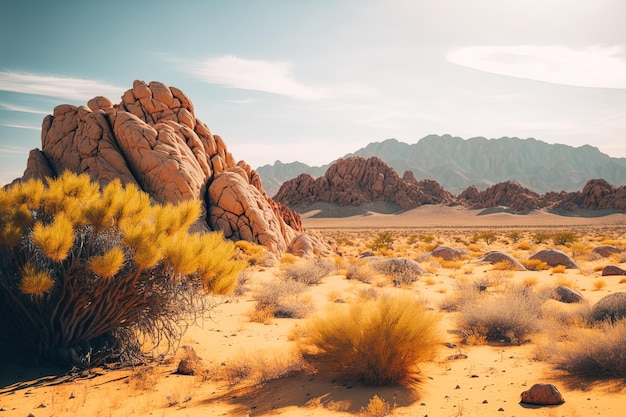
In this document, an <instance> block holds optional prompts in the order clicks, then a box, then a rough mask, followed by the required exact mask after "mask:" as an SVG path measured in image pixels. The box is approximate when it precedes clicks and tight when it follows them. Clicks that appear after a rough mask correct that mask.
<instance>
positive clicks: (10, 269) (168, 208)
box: [0, 172, 245, 366]
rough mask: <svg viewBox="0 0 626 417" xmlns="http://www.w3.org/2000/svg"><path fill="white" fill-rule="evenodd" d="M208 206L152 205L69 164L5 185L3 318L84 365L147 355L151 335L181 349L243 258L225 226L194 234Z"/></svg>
mask: <svg viewBox="0 0 626 417" xmlns="http://www.w3.org/2000/svg"><path fill="white" fill-rule="evenodd" d="M199 215H200V202H199V201H187V202H182V203H179V204H178V205H172V204H166V205H160V204H154V203H152V202H151V201H150V198H149V196H148V195H147V194H145V193H143V192H141V191H140V190H139V189H138V188H137V187H136V186H134V185H132V184H129V185H126V187H123V186H122V185H121V182H120V181H119V180H115V181H112V182H110V183H109V184H108V185H107V186H106V187H104V188H103V189H102V190H100V187H99V186H98V185H97V184H95V183H91V182H90V180H89V177H88V176H87V175H80V176H78V175H75V174H72V173H69V172H66V173H65V174H63V175H62V176H60V177H59V178H57V179H47V180H46V182H45V183H44V182H42V181H37V180H31V181H28V182H24V183H17V184H15V185H13V186H11V187H8V188H4V189H2V190H0V309H2V311H1V312H0V313H2V316H3V317H6V318H7V320H4V319H3V320H2V322H1V323H0V326H3V325H7V327H8V329H7V331H9V330H12V331H13V333H14V336H15V338H16V339H15V340H16V342H18V343H20V344H21V345H23V347H24V348H25V350H26V351H28V352H33V353H34V354H36V355H37V356H38V357H40V358H52V357H54V356H57V355H59V354H62V359H67V360H69V359H72V361H73V362H79V363H76V364H77V365H84V366H88V365H94V364H97V363H99V362H101V361H104V360H113V359H118V360H129V361H130V360H134V359H137V358H139V357H142V355H143V354H142V352H141V350H140V347H141V345H142V342H143V341H144V340H145V339H146V338H147V339H150V340H151V342H152V346H160V347H163V348H164V349H167V348H168V347H174V346H175V345H176V344H177V343H178V341H179V340H180V337H181V336H182V334H183V333H184V331H185V330H186V326H187V325H188V324H189V322H190V320H191V321H193V319H194V318H195V317H197V316H198V315H203V314H205V313H206V312H208V311H209V310H210V309H211V308H212V307H213V306H214V304H215V299H211V298H208V297H206V293H216V294H226V293H229V292H230V291H231V290H232V289H233V288H234V287H235V285H236V283H237V276H238V275H239V273H240V272H241V270H242V269H243V268H244V267H245V263H243V262H240V261H237V260H236V259H235V257H236V253H237V252H236V248H235V245H234V243H232V242H226V241H224V240H223V238H222V235H221V234H217V233H206V234H202V235H201V234H188V233H187V230H188V228H189V227H190V225H191V224H192V223H194V222H195V221H196V220H197V219H198V216H199ZM162 341H164V342H166V343H160V342H162Z"/></svg>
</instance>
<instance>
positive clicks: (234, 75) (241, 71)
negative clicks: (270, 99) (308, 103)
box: [184, 55, 326, 100]
mask: <svg viewBox="0 0 626 417" xmlns="http://www.w3.org/2000/svg"><path fill="white" fill-rule="evenodd" d="M292 69H293V65H292V64H291V63H289V62H278V61H263V60H254V59H243V58H238V57H236V56H233V55H226V56H221V57H216V58H209V59H206V60H204V61H200V62H198V63H197V64H195V65H191V66H189V67H187V68H184V70H185V71H189V72H191V73H192V74H193V75H195V76H196V77H198V78H200V79H201V80H203V81H206V82H208V83H212V84H219V85H223V86H225V87H230V88H239V89H242V90H254V91H264V92H267V93H273V94H279V95H283V96H287V97H292V98H296V99H300V100H317V99H321V98H324V97H326V94H325V93H324V92H323V91H321V90H320V89H318V88H312V87H309V86H306V85H304V84H302V83H300V82H298V81H297V80H296V79H295V77H294V75H293V72H292Z"/></svg>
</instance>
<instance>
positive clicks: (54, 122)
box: [18, 81, 330, 254]
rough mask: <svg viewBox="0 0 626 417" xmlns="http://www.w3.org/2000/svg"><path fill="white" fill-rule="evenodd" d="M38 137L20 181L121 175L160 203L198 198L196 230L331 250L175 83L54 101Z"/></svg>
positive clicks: (269, 244) (273, 245)
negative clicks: (117, 96)
mask: <svg viewBox="0 0 626 417" xmlns="http://www.w3.org/2000/svg"><path fill="white" fill-rule="evenodd" d="M41 138H42V148H41V150H40V149H33V150H32V151H31V152H30V155H29V157H28V163H27V168H26V171H25V172H24V175H23V177H22V178H21V179H19V180H21V181H25V180H28V179H31V178H38V179H43V178H44V177H56V176H58V175H59V174H61V173H63V172H64V171H65V170H70V171H73V172H77V173H86V174H88V175H89V176H90V177H91V178H92V180H93V181H97V182H99V183H100V184H102V185H104V184H107V183H108V182H110V181H112V180H113V179H115V178H119V179H120V180H121V181H122V183H124V184H128V183H134V184H137V185H138V186H139V188H140V189H142V190H144V191H146V192H147V193H149V194H150V196H151V197H152V198H153V199H154V200H156V201H158V202H161V203H165V202H172V203H176V202H179V201H182V200H189V199H198V200H201V201H202V203H203V215H202V217H201V218H200V220H199V221H198V222H197V223H196V225H194V227H195V229H196V230H198V231H203V230H221V231H223V232H224V235H225V236H226V237H227V238H230V239H232V240H248V241H252V242H256V243H259V244H261V245H264V246H265V247H266V248H267V249H268V250H269V251H270V252H273V253H276V254H280V253H282V252H285V251H288V250H290V251H292V252H295V253H298V254H303V250H305V251H306V252H324V251H329V250H330V247H329V246H328V244H327V243H326V242H322V241H321V240H320V239H319V238H317V237H316V236H314V235H310V234H307V233H305V232H303V230H302V224H301V221H300V216H299V215H298V213H295V212H293V211H291V210H290V209H289V208H288V207H286V206H283V205H281V204H279V203H277V202H275V201H274V200H272V199H271V198H269V197H268V195H267V194H266V192H265V191H264V190H263V187H262V185H261V179H260V177H259V175H258V174H257V172H256V171H255V170H254V169H251V168H250V166H249V165H248V164H246V163H245V162H243V161H240V162H236V161H235V159H234V157H233V156H232V155H231V153H230V152H229V151H228V149H227V147H226V144H225V142H224V141H223V139H222V138H221V137H220V136H219V135H214V134H212V133H211V131H210V130H209V128H208V127H207V126H206V125H205V124H204V123H203V122H202V121H200V120H198V119H197V118H196V117H195V113H194V106H193V104H192V102H191V100H190V99H189V98H188V97H187V96H186V95H185V94H184V93H183V92H182V91H180V90H179V89H177V88H175V87H168V86H166V85H165V84H163V83H160V82H154V81H153V82H151V83H149V84H147V83H145V82H143V81H135V82H134V83H133V87H132V88H131V89H129V90H127V91H126V92H125V93H124V95H123V96H122V99H121V102H120V103H117V104H114V103H113V102H111V100H109V99H108V98H106V97H95V98H93V99H92V100H89V102H88V103H87V106H78V107H76V106H71V105H68V104H63V105H60V106H57V107H56V108H55V109H54V112H53V114H52V115H49V116H46V117H45V118H44V120H43V124H42V132H41ZM19 180H18V181H19Z"/></svg>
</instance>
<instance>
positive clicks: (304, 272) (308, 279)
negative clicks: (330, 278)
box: [281, 258, 335, 285]
mask: <svg viewBox="0 0 626 417" xmlns="http://www.w3.org/2000/svg"><path fill="white" fill-rule="evenodd" d="M334 269H335V266H334V264H333V262H331V261H329V260H327V259H322V258H317V259H303V260H299V261H297V262H293V263H288V264H283V265H282V267H281V273H282V275H283V277H284V278H285V279H286V280H292V281H296V282H301V283H304V284H306V285H313V284H318V283H319V282H320V281H321V280H322V278H324V277H325V276H326V275H328V274H329V273H331V272H332V271H333V270H334Z"/></svg>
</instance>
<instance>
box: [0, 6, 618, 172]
mask: <svg viewBox="0 0 626 417" xmlns="http://www.w3.org/2000/svg"><path fill="white" fill-rule="evenodd" d="M624 16H626V2H624V1H622V0H594V1H591V0H589V1H587V0H584V1H582V0H558V1H557V0H525V1H510V0H472V1H468V0H432V1H430V0H428V1H427V0H389V1H383V0H377V1H374V0H315V1H313V0H311V1H304V0H299V1H298V0H285V1H282V0H263V1H261V0H257V1H252V0H250V1H238V0H231V1H210V0H209V1H185V0H178V1H175V2H173V1H161V0H153V1H140V0H135V1H116V0H111V1H107V2H92V1H80V2H79V1H73V0H64V1H62V2H53V1H29V0H21V1H18V0H15V1H11V0H0V183H7V182H9V181H11V180H12V179H13V178H16V177H19V176H21V174H22V172H23V170H24V168H25V166H26V160H27V157H28V151H29V150H30V149H32V148H35V147H40V146H41V143H40V141H41V139H40V130H41V129H40V128H41V121H42V119H43V117H44V116H45V115H46V114H49V113H52V110H53V109H54V107H55V106H56V105H58V104H63V103H69V104H75V105H80V104H86V102H87V100H88V99H90V98H91V97H94V96H96V95H104V96H107V97H109V98H110V99H111V100H112V101H113V102H119V101H120V97H121V96H122V94H123V92H124V91H125V90H127V89H129V88H130V87H131V86H132V82H133V80H135V79H140V80H144V81H147V82H149V81H153V80H158V81H161V82H164V83H165V84H167V85H170V86H175V87H178V88H180V89H181V90H183V91H184V92H185V93H186V94H187V95H188V96H189V97H190V98H191V100H192V101H193V102H194V106H195V109H196V116H197V117H198V118H199V119H201V120H202V121H204V122H205V123H206V124H207V125H208V126H209V128H210V129H211V131H212V132H214V133H217V134H219V135H221V136H222V137H223V138H224V140H225V142H226V144H227V146H228V147H229V150H230V151H231V152H232V153H233V156H234V157H235V159H237V160H241V159H243V160H245V161H246V162H248V163H249V164H250V165H252V166H253V167H257V166H260V165H264V164H267V163H273V162H274V161H275V160H281V161H283V162H291V161H295V160H298V161H301V162H305V163H308V164H312V165H319V164H324V163H328V162H330V161H332V160H333V159H335V158H337V157H340V156H342V155H344V154H346V153H348V152H352V151H355V150H356V149H358V148H360V147H362V146H365V145H366V144H367V143H370V142H374V141H381V140H384V139H387V138H396V139H398V140H401V141H404V142H408V143H415V142H416V141H417V140H418V139H419V138H421V137H423V136H426V135H428V134H432V133H435V134H445V133H449V134H452V135H455V136H461V137H465V138H469V137H473V136H485V137H489V138H497V137H502V136H516V137H521V138H527V137H534V138H536V139H540V140H543V141H545V142H549V143H565V144H569V145H572V146H581V145H583V144H590V145H592V146H596V147H598V148H599V149H600V150H601V151H602V152H604V153H607V154H609V155H611V156H615V157H626V25H624V24H623V17H624Z"/></svg>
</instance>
